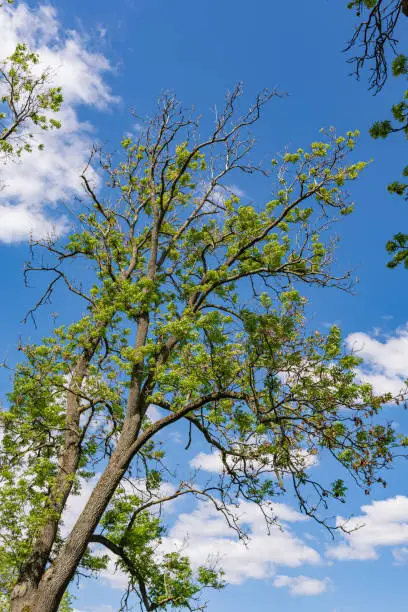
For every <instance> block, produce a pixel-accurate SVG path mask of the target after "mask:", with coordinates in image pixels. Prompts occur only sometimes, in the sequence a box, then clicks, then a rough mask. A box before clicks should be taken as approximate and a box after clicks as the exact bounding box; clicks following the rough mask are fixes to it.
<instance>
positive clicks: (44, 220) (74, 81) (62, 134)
mask: <svg viewBox="0 0 408 612" xmlns="http://www.w3.org/2000/svg"><path fill="white" fill-rule="evenodd" d="M0 31H1V33H2V34H1V37H0V58H5V57H7V56H8V55H10V54H11V53H12V52H13V50H14V49H15V46H16V44H17V43H18V42H26V43H27V44H28V45H29V47H30V49H32V50H33V51H36V52H37V53H38V54H39V56H40V65H39V66H38V70H43V69H44V68H50V70H51V74H52V79H53V82H52V84H53V85H61V86H62V87H63V94H64V100H65V102H64V106H63V110H62V112H61V113H60V114H59V119H61V120H62V128H61V129H60V130H53V131H51V132H44V133H41V134H40V136H39V138H40V139H41V142H42V143H44V145H45V149H44V150H43V151H36V150H34V151H33V153H32V154H27V155H24V156H23V158H22V160H21V161H20V162H14V161H9V162H8V163H7V165H5V166H4V167H2V168H1V181H2V184H3V185H4V189H3V190H2V191H0V241H2V242H6V243H11V242H17V241H20V240H25V239H27V238H28V237H29V236H30V235H33V236H34V237H40V236H44V235H47V234H49V233H53V232H56V233H60V232H62V231H64V229H65V228H66V226H67V220H66V218H65V217H64V215H61V214H59V213H55V212H54V213H53V211H52V209H53V208H55V206H56V204H57V203H58V202H59V201H60V200H63V199H66V198H68V197H69V196H71V195H72V194H75V193H78V192H80V191H81V185H80V181H79V173H80V171H81V170H82V169H83V168H84V166H85V164H86V160H87V158H88V156H89V152H90V149H91V145H92V141H91V133H92V129H93V128H92V126H91V125H90V124H89V123H86V122H81V121H80V120H79V119H78V115H77V110H76V109H77V106H78V105H87V106H92V107H95V108H99V109H106V108H108V107H109V106H110V105H112V104H114V103H115V102H116V98H114V97H113V96H112V94H111V91H110V89H109V87H108V86H107V84H106V83H105V81H104V75H105V73H107V72H108V71H109V70H110V69H111V68H110V65H109V62H108V60H107V59H106V58H105V57H104V56H103V55H102V54H100V53H93V52H90V51H88V50H87V43H86V41H85V40H84V39H83V38H81V37H80V36H79V34H78V33H76V32H74V31H70V32H64V31H63V29H62V26H61V24H60V23H59V21H58V19H57V13H56V10H55V9H54V8H53V7H51V6H50V5H43V6H40V7H38V8H37V9H35V10H30V9H29V8H28V7H27V6H26V5H25V4H24V3H19V4H18V6H17V7H15V8H7V7H6V8H5V7H3V9H2V11H1V12H0ZM92 178H93V179H94V180H96V177H95V175H93V177H92Z"/></svg>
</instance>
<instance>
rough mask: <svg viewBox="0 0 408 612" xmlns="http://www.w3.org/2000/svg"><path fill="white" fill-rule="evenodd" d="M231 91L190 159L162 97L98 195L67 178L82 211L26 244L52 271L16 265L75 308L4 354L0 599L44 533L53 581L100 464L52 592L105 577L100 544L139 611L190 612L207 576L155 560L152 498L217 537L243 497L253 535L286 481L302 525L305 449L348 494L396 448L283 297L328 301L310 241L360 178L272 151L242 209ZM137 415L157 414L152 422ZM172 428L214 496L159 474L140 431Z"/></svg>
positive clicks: (327, 150) (329, 163)
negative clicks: (73, 314)
mask: <svg viewBox="0 0 408 612" xmlns="http://www.w3.org/2000/svg"><path fill="white" fill-rule="evenodd" d="M239 91H240V90H236V92H234V93H233V94H231V96H230V97H229V98H227V102H226V109H225V111H224V114H220V116H219V118H218V119H217V125H216V127H215V128H214V131H213V133H212V134H211V135H210V136H209V138H208V139H207V140H205V141H203V143H201V144H199V143H200V141H199V140H198V132H197V130H198V127H197V124H196V121H195V120H188V119H186V118H185V117H184V115H183V111H182V109H181V108H180V106H179V105H178V103H177V102H176V101H175V100H174V99H173V98H171V97H170V98H169V97H165V98H164V99H163V100H162V102H161V106H160V109H159V112H158V115H157V116H156V117H155V118H154V119H153V120H152V121H151V122H150V123H149V124H148V125H147V127H146V132H145V133H144V134H141V135H140V137H139V139H138V140H136V141H134V140H132V139H131V138H125V139H124V140H123V141H122V153H121V155H120V157H119V159H118V161H117V163H115V164H114V163H113V159H112V157H110V156H105V155H103V154H101V157H100V158H99V159H98V162H99V163H100V165H101V167H102V168H103V169H104V171H105V173H106V183H107V187H106V192H105V193H104V194H103V197H102V196H101V197H99V196H97V195H96V194H95V192H94V190H93V188H92V186H91V185H90V184H89V182H88V179H87V178H86V176H85V177H83V180H84V187H85V190H86V191H87V193H88V195H89V202H88V204H87V205H86V204H85V203H83V204H81V209H80V211H79V212H78V223H77V228H76V230H75V231H74V232H72V234H71V235H70V236H69V237H68V239H67V240H65V241H62V240H61V241H60V242H57V243H52V242H49V241H47V242H45V243H44V244H43V245H42V246H43V247H44V248H45V249H46V253H47V256H48V257H51V258H54V257H55V258H56V261H54V262H53V263H52V264H50V265H49V264H46V263H44V257H43V253H42V254H41V259H40V262H41V263H40V265H37V264H36V263H35V262H33V263H31V264H29V265H28V270H27V271H28V272H29V271H30V269H32V270H36V269H38V267H39V268H40V269H46V270H48V271H54V272H55V273H56V278H55V279H54V280H53V281H51V285H50V287H51V289H52V288H53V287H54V284H55V282H56V279H57V278H58V279H59V280H62V282H64V283H65V284H66V286H67V288H68V289H69V290H70V291H71V292H73V293H74V294H75V296H77V297H80V298H82V299H83V300H84V304H85V306H84V310H83V315H82V316H81V317H80V318H79V319H78V320H76V321H74V322H73V323H71V324H70V325H66V326H60V327H57V328H55V329H54V330H53V332H52V334H51V335H50V336H49V337H46V338H44V340H43V342H42V343H40V344H35V345H25V346H23V347H22V351H23V354H24V357H25V359H24V360H23V361H22V363H21V364H20V365H19V366H18V367H17V369H16V372H15V376H14V387H13V390H12V392H11V393H10V396H9V403H8V406H7V407H6V409H4V410H3V411H2V412H1V423H2V427H3V431H4V435H3V442H2V448H1V458H2V461H1V462H0V484H1V487H0V525H1V529H2V540H1V544H0V556H1V558H2V569H1V572H2V573H1V572H0V590H2V591H3V592H4V593H6V594H7V596H8V594H9V593H10V589H11V586H12V585H13V583H15V582H16V581H17V582H19V583H21V582H24V571H25V570H26V568H31V567H33V565H35V563H36V558H38V555H37V557H36V551H37V548H36V547H38V544H37V543H38V542H40V543H42V542H44V540H45V535H44V534H46V535H47V534H48V533H49V532H50V531H51V530H52V529H54V528H55V537H54V538H53V540H52V542H51V545H50V548H49V550H48V553H47V555H48V556H47V557H46V561H45V563H44V565H43V570H42V571H45V567H47V562H48V559H50V562H49V563H50V568H51V572H52V569H53V568H54V567H56V566H57V564H58V563H59V561H60V559H64V561H63V563H64V567H65V566H66V564H67V563H68V561H69V557H63V555H64V554H67V553H66V551H67V550H70V546H69V544H70V538H71V537H76V538H77V537H79V536H78V534H77V533H76V532H75V529H76V528H75V527H74V528H73V530H72V532H71V535H69V536H68V539H67V538H66V537H63V535H62V532H61V527H62V522H63V518H61V515H62V513H63V510H64V508H65V505H66V500H67V497H68V495H69V493H72V494H79V493H80V491H81V486H83V484H84V482H86V481H89V480H90V478H92V476H93V475H94V474H95V472H96V471H98V470H101V469H105V467H104V466H106V465H107V464H108V467H107V468H106V470H105V472H104V475H103V477H102V479H101V480H102V481H103V479H104V478H105V479H108V478H109V477H110V476H109V474H110V473H111V472H113V473H114V474H116V473H119V477H118V478H119V480H118V481H117V482H116V484H115V486H113V488H112V490H114V491H115V492H114V494H113V495H112V496H109V497H106V498H105V499H106V504H99V501H98V504H99V505H98V507H99V508H101V510H100V511H99V514H96V513H97V512H98V511H97V510H96V509H95V507H94V506H92V504H93V503H94V501H93V500H94V499H96V498H97V495H96V494H95V496H94V497H93V498H91V500H90V501H89V502H88V504H87V506H86V508H85V510H84V513H85V514H84V516H87V515H86V512H88V511H89V512H90V515H89V516H94V515H96V516H97V517H98V523H99V524H98V526H97V527H96V529H95V530H94V534H93V536H92V537H90V539H89V540H87V541H86V543H85V544H88V545H89V546H88V548H87V552H86V553H85V554H84V555H83V556H82V558H81V559H80V560H79V561H78V562H75V564H74V566H73V573H72V576H71V577H73V576H74V573H75V571H81V572H85V573H87V574H88V575H90V576H93V575H97V574H98V572H99V571H100V570H101V569H103V568H106V567H107V563H108V557H107V556H106V555H101V554H100V551H99V550H97V549H95V548H94V546H93V545H94V544H99V545H101V546H105V547H106V548H107V549H108V550H110V551H111V552H113V553H114V554H115V555H117V558H118V564H119V565H120V567H121V568H122V569H123V570H124V571H125V572H126V573H127V574H128V576H129V589H130V590H131V591H135V592H136V593H137V594H138V596H139V598H140V600H141V602H142V604H143V606H144V607H145V608H146V609H160V608H161V609H166V608H169V607H173V608H190V609H200V606H201V607H202V606H203V604H201V603H200V593H201V591H202V589H203V588H205V587H210V588H221V587H222V586H223V576H222V573H221V572H220V570H219V568H217V567H214V566H212V565H211V563H210V564H209V565H208V566H207V567H200V568H195V569H194V568H192V567H191V565H190V562H189V560H188V558H187V557H186V555H185V554H182V551H174V552H171V553H168V552H165V551H162V550H161V548H160V545H161V543H162V541H163V536H164V535H165V529H166V525H165V524H163V522H162V518H161V515H160V512H159V510H160V509H161V506H162V505H163V504H164V503H165V502H166V501H168V500H169V499H174V498H177V497H182V496H185V495H195V496H197V497H198V498H199V499H203V498H205V499H208V500H210V501H212V503H214V504H215V505H216V507H217V508H218V509H219V510H220V511H222V512H223V513H224V515H225V516H226V517H229V518H230V519H231V522H232V524H235V522H234V521H233V520H232V517H233V515H234V508H235V505H236V503H237V501H238V502H239V500H240V499H242V498H244V499H247V500H249V501H253V502H254V503H257V504H259V505H261V506H262V508H263V509H264V512H265V516H266V520H267V521H269V522H272V521H273V520H274V517H273V504H272V512H269V514H268V508H270V505H269V504H270V501H271V499H272V502H273V499H274V497H276V496H278V495H283V494H284V493H285V492H286V491H287V489H288V488H289V487H290V486H291V485H293V492H294V493H295V495H296V497H297V500H298V504H299V507H300V509H301V510H302V511H303V512H305V513H306V514H308V515H309V516H313V517H315V518H317V519H318V520H323V519H322V517H321V514H320V510H321V509H324V508H326V505H327V503H328V501H329V500H330V498H333V499H335V500H341V501H344V499H345V497H346V486H345V485H344V483H343V482H342V481H341V480H335V482H334V483H333V482H331V479H330V478H329V479H327V481H322V482H318V481H314V480H313V479H311V477H310V475H309V472H308V465H309V463H308V460H307V459H308V458H310V457H314V456H315V455H317V454H319V453H320V454H323V455H325V454H326V453H327V454H330V455H331V456H332V457H334V458H335V459H336V460H337V461H338V462H339V464H340V465H341V466H343V467H344V468H345V469H346V470H347V471H348V472H350V473H351V474H352V476H353V477H354V479H355V480H356V482H357V483H359V484H360V485H361V486H362V487H363V488H364V490H369V489H370V488H371V486H372V485H374V484H375V483H377V482H380V483H383V480H382V478H381V476H380V470H381V469H382V468H384V467H386V466H388V465H389V464H390V462H391V460H392V448H393V446H394V444H396V441H395V439H394V432H393V430H392V429H391V427H388V426H382V425H379V424H378V422H379V418H378V415H379V413H380V411H381V408H382V405H383V403H384V402H385V401H388V400H389V399H390V397H389V396H383V397H377V396H375V395H374V394H373V391H372V389H371V387H370V386H369V385H367V384H363V385H362V384H359V383H358V382H357V380H356V368H357V366H358V365H359V360H358V359H357V358H356V357H355V356H353V355H349V354H345V353H344V351H343V346H342V338H341V333H340V330H339V329H338V328H337V327H333V328H332V329H331V330H330V331H329V333H328V334H326V335H323V334H320V333H318V332H314V333H313V332H311V331H310V329H309V327H308V322H307V318H306V311H305V308H306V300H305V298H304V297H303V296H302V294H301V287H302V285H305V284H307V285H317V286H321V287H326V286H330V285H335V286H342V287H347V282H348V281H347V279H348V276H347V275H345V276H344V278H343V279H342V278H341V277H340V278H339V275H338V274H337V273H336V274H333V273H332V271H331V247H330V236H329V234H328V231H327V225H328V222H329V221H330V220H334V219H336V218H337V216H338V215H343V214H345V215H347V214H350V213H351V211H352V206H351V205H350V202H349V201H348V199H347V197H346V195H345V187H346V186H347V185H348V183H349V182H350V181H354V180H356V179H357V177H358V176H359V173H360V172H361V171H362V170H363V169H364V167H365V165H366V163H365V162H359V161H357V162H356V161H348V160H347V156H348V155H350V154H351V152H352V151H353V149H354V146H355V142H356V138H357V137H358V133H357V132H348V133H347V134H345V135H344V136H340V137H339V136H337V135H336V134H335V132H334V130H333V129H331V130H329V131H328V132H323V133H322V136H321V139H320V140H319V141H316V142H313V143H312V144H311V146H310V147H309V148H307V149H306V148H305V149H297V150H296V151H294V152H287V153H286V154H285V155H284V156H283V158H282V159H281V160H280V161H276V163H274V164H273V168H274V169H275V170H274V175H273V181H274V183H273V190H272V195H271V199H270V200H269V201H266V202H260V203H249V202H247V201H246V200H245V198H240V197H239V196H238V195H237V194H235V193H230V192H228V189H227V188H226V187H225V185H228V182H224V181H227V179H226V176H227V175H228V173H229V172H232V171H237V169H241V170H242V169H245V171H247V172H254V168H253V167H251V166H250V165H249V163H248V165H245V164H246V163H247V161H246V156H247V154H248V152H249V150H250V148H251V143H252V140H250V139H249V140H245V137H244V136H243V134H242V133H241V134H240V132H239V129H240V128H241V132H242V131H245V130H244V128H245V129H246V128H247V126H248V125H250V124H251V122H253V121H255V120H256V119H254V117H257V116H258V114H259V108H260V106H261V102H260V100H259V99H258V101H257V104H256V105H255V107H254V108H253V109H252V110H251V111H249V113H248V114H247V115H244V118H243V119H242V118H241V119H240V120H238V121H236V120H235V117H234V112H233V109H234V108H235V106H236V104H237V98H238V97H239ZM194 130H196V132H194ZM221 189H223V191H222V193H224V192H226V196H225V198H220V196H219V193H220V190H221ZM39 246H40V247H41V245H39ZM70 262H77V266H78V267H77V268H74V272H73V277H72V278H71V277H70V275H69V270H70V269H72V268H69V267H67V266H66V264H69V263H70ZM84 265H86V268H87V269H88V270H90V273H92V271H93V278H92V280H91V282H90V286H88V287H87V286H84V285H82V284H81V283H77V282H76V278H75V275H76V273H77V272H75V270H76V271H78V270H81V269H84V268H82V267H80V266H84ZM51 289H50V288H48V290H46V292H45V294H44V296H43V298H42V299H41V300H40V303H42V302H43V301H45V300H46V299H47V298H48V297H49V295H50V290H51ZM132 337H133V338H132ZM151 406H158V407H161V409H162V410H163V411H164V413H165V416H164V417H163V418H159V420H158V421H156V422H154V423H152V421H151V419H150V418H149V413H148V412H147V411H148V408H149V407H151ZM179 421H185V422H186V425H187V426H188V427H189V428H191V434H190V440H189V442H188V443H187V447H189V446H190V444H194V442H195V440H196V439H197V436H200V437H202V439H203V440H204V441H206V442H207V443H208V444H209V445H211V446H212V447H213V448H216V449H218V451H219V452H220V454H221V458H222V461H223V465H224V473H223V474H221V475H220V479H219V480H217V482H216V483H212V484H211V485H203V484H202V483H200V480H195V479H194V477H192V479H191V480H188V481H186V480H185V478H183V477H181V476H180V477H179V475H178V474H177V471H172V470H171V466H170V465H169V464H170V463H171V455H168V454H167V452H166V451H167V449H166V445H165V444H163V439H162V438H161V437H160V431H161V430H162V429H164V428H165V427H168V426H171V425H172V424H177V422H179ZM120 462H122V463H120ZM118 465H121V466H122V467H121V468H120V469H119V468H118V467H117V466H118ZM101 466H103V468H101ZM165 479H170V480H171V484H172V487H171V491H173V492H174V493H171V494H169V493H168V492H167V493H166V490H165V487H164V481H165ZM96 490H98V491H99V489H98V485H96V488H95V490H94V492H95V491H96ZM30 564H31V565H30ZM21 568H23V570H21ZM60 569H61V568H60ZM57 573H58V572H57ZM149 606H150V608H149ZM152 606H153V607H152ZM192 606H196V608H194V607H192Z"/></svg>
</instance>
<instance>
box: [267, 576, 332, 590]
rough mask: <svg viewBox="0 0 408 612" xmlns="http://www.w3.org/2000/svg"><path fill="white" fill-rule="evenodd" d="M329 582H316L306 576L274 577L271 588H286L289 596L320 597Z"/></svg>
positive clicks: (325, 580)
mask: <svg viewBox="0 0 408 612" xmlns="http://www.w3.org/2000/svg"><path fill="white" fill-rule="evenodd" d="M329 584H330V580H329V579H328V578H325V579H324V580H317V579H316V578H309V577H308V576H294V577H292V576H283V575H280V576H276V577H275V579H274V581H273V586H275V587H277V588H282V587H288V588H289V593H290V594H291V595H320V594H321V593H324V591H326V590H327V587H328V585H329Z"/></svg>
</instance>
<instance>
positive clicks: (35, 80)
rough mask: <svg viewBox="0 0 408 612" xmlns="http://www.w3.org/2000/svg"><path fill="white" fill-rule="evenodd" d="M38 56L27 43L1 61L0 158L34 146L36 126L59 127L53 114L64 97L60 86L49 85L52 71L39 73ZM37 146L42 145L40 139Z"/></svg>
mask: <svg viewBox="0 0 408 612" xmlns="http://www.w3.org/2000/svg"><path fill="white" fill-rule="evenodd" d="M38 64H39V58H38V55H37V54H36V53H33V52H31V51H30V50H29V49H28V48H27V46H26V45H25V44H22V43H20V44H18V45H17V47H16V50H15V51H14V53H13V54H12V55H11V56H10V57H8V58H7V59H6V60H4V61H3V62H2V63H0V104H1V106H0V111H1V112H0V160H1V161H3V162H4V161H6V160H8V159H9V158H10V157H12V156H17V157H20V156H21V155H22V153H23V152H24V151H25V152H31V151H32V150H33V142H35V130H40V131H41V130H42V131H44V130H48V129H54V128H56V129H58V128H60V127H61V123H60V122H59V121H58V120H57V119H55V117H54V114H55V113H57V112H58V111H59V110H60V109H61V104H62V101H63V96H62V91H61V88H60V87H49V81H50V77H51V74H50V71H49V70H43V71H41V72H39V73H38V74H37V72H38V71H37V72H36V70H35V69H36V67H37V66H38ZM36 146H37V147H38V149H42V148H43V145H42V144H41V143H38V144H37V145H36Z"/></svg>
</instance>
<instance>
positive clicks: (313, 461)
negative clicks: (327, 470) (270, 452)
mask: <svg viewBox="0 0 408 612" xmlns="http://www.w3.org/2000/svg"><path fill="white" fill-rule="evenodd" d="M227 462H228V464H229V465H231V466H235V467H236V468H237V469H240V468H241V469H242V467H243V466H241V462H240V461H235V460H234V458H232V457H229V458H228V459H227ZM293 462H294V464H295V463H296V462H297V463H298V467H299V468H300V467H302V468H306V469H309V468H311V467H313V466H316V465H318V463H319V459H318V457H317V456H316V455H312V454H310V453H307V452H306V451H304V450H300V451H299V452H298V453H296V454H295V453H294V456H293ZM190 466H191V467H192V468H195V469H199V470H204V471H205V472H210V473H213V474H217V473H218V474H219V473H221V472H222V471H223V470H224V465H223V463H222V459H221V454H220V452H219V451H214V452H212V453H198V455H196V456H195V457H193V459H191V461H190ZM266 467H267V466H265V465H264V464H263V463H261V462H258V461H253V462H247V469H250V470H253V471H254V472H256V471H259V470H265V469H266ZM270 467H272V462H271V463H270Z"/></svg>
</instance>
